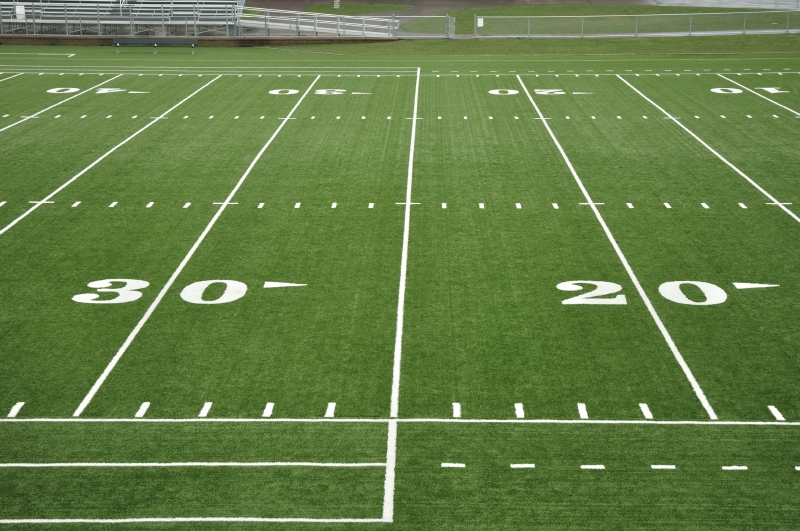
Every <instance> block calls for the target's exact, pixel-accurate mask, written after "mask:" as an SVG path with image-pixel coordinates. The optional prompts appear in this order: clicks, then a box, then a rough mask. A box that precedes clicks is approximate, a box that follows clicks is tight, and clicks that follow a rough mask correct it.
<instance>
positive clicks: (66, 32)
mask: <svg viewBox="0 0 800 531" xmlns="http://www.w3.org/2000/svg"><path fill="white" fill-rule="evenodd" d="M2 19H3V17H2V16H0V20H2ZM0 33H2V31H0ZM786 33H789V31H788V30H787V31H786ZM64 35H69V22H67V4H64Z"/></svg>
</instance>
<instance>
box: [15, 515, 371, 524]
mask: <svg viewBox="0 0 800 531" xmlns="http://www.w3.org/2000/svg"><path fill="white" fill-rule="evenodd" d="M194 522H197V523H201V522H242V523H308V524H379V523H382V522H383V520H381V519H379V518H257V517H249V516H240V517H237V516H229V517H225V516H209V517H203V516H197V517H176V518H169V517H166V518H26V519H19V520H0V524H155V523H194Z"/></svg>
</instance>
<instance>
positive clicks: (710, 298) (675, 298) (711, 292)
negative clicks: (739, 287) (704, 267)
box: [658, 280, 728, 306]
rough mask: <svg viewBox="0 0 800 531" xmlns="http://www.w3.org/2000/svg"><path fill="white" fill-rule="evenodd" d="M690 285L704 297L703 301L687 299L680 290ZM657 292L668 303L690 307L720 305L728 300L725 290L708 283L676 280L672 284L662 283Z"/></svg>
mask: <svg viewBox="0 0 800 531" xmlns="http://www.w3.org/2000/svg"><path fill="white" fill-rule="evenodd" d="M684 284H690V285H692V286H696V287H697V288H699V289H700V291H701V292H702V293H703V296H704V297H705V300H704V301H700V302H696V301H693V300H692V299H690V298H689V297H687V296H686V295H685V294H684V293H683V291H682V290H681V286H682V285H684ZM658 292H659V293H660V294H661V296H662V297H664V298H665V299H667V300H668V301H672V302H677V303H678V304H688V305H690V306H711V305H712V304H722V303H723V302H725V301H726V300H727V299H728V294H727V293H725V290H723V289H722V288H720V287H719V286H715V285H714V284H709V283H708V282H696V281H694V280H676V281H674V282H664V283H663V284H661V285H660V286H659V287H658Z"/></svg>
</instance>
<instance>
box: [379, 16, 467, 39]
mask: <svg viewBox="0 0 800 531" xmlns="http://www.w3.org/2000/svg"><path fill="white" fill-rule="evenodd" d="M394 19H395V20H397V22H398V27H397V31H396V32H395V36H396V37H399V38H401V39H413V38H437V37H438V38H440V39H441V38H443V37H444V38H448V39H452V38H453V37H454V36H455V33H456V19H455V18H453V17H450V16H447V15H445V16H440V17H408V16H396V17H394Z"/></svg>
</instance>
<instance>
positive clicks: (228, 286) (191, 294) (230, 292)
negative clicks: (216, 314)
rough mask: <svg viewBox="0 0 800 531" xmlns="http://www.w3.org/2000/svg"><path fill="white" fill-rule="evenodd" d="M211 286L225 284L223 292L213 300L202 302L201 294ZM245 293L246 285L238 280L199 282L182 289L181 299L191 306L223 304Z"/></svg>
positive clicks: (239, 297)
mask: <svg viewBox="0 0 800 531" xmlns="http://www.w3.org/2000/svg"><path fill="white" fill-rule="evenodd" d="M212 284H225V291H223V292H222V295H220V296H219V297H218V298H216V299H214V300H210V301H207V300H204V299H203V293H205V291H206V289H207V288H208V287H209V286H211V285H212ZM246 292H247V284H245V283H244V282H239V281H238V280H201V281H200V282H195V283H193V284H189V285H188V286H186V287H185V288H183V291H181V299H183V300H185V301H186V302H191V303H192V304H225V303H226V302H233V301H235V300H238V299H241V298H242V297H244V294H245V293H246Z"/></svg>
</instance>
